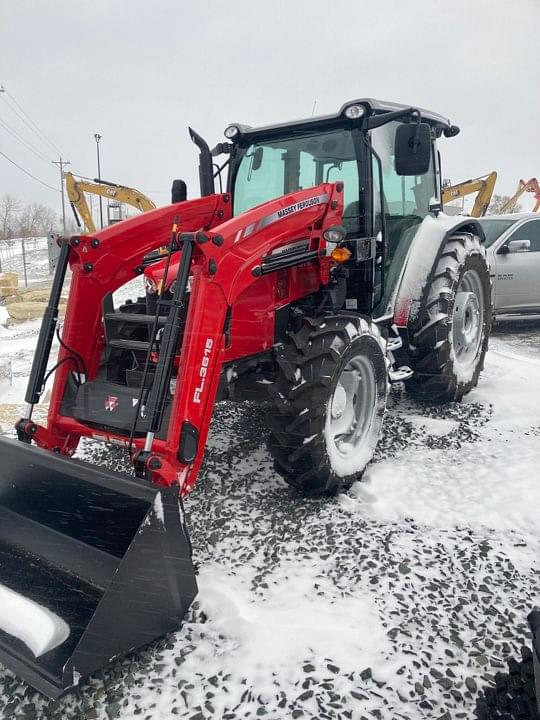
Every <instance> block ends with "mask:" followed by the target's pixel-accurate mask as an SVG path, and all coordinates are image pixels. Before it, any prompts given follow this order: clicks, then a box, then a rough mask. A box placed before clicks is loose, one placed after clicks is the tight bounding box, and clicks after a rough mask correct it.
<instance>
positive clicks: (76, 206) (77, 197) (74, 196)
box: [64, 172, 156, 233]
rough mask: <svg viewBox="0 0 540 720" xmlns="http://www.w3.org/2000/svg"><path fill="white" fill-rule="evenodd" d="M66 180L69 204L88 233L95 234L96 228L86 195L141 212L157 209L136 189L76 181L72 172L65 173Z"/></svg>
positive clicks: (111, 184)
mask: <svg viewBox="0 0 540 720" xmlns="http://www.w3.org/2000/svg"><path fill="white" fill-rule="evenodd" d="M64 179H65V182H66V191H67V194H68V198H69V202H70V203H71V207H72V208H73V211H74V212H75V217H76V219H77V221H78V215H79V216H80V217H81V218H82V220H83V223H84V226H85V228H86V230H87V232H88V233H95V232H96V226H95V224H94V221H93V219H92V213H91V212H90V208H89V207H88V203H87V202H86V197H85V195H84V194H85V193H89V194H91V195H99V196H101V197H104V198H108V199H109V200H116V201H117V202H122V203H126V205H131V206H132V207H134V208H137V210H140V211H141V212H146V211H147V210H153V209H154V208H155V207H156V205H155V203H154V202H152V200H150V198H148V197H146V195H144V194H143V193H142V192H139V190H135V189H134V188H130V187H126V186H124V185H116V184H115V183H110V182H106V181H104V180H100V181H99V182H97V181H96V182H90V181H89V180H76V179H75V177H74V176H73V174H72V173H70V172H67V173H64ZM79 224H80V223H79Z"/></svg>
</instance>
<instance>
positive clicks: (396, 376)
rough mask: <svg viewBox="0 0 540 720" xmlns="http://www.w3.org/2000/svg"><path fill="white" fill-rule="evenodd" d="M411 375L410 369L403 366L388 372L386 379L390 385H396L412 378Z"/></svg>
mask: <svg viewBox="0 0 540 720" xmlns="http://www.w3.org/2000/svg"><path fill="white" fill-rule="evenodd" d="M412 375H413V371H412V370H411V368H410V367H407V365H403V366H402V367H399V368H397V369H396V370H394V369H391V370H389V372H388V379H389V380H390V382H391V383H398V382H403V381H404V380H408V379H409V378H410V377H412Z"/></svg>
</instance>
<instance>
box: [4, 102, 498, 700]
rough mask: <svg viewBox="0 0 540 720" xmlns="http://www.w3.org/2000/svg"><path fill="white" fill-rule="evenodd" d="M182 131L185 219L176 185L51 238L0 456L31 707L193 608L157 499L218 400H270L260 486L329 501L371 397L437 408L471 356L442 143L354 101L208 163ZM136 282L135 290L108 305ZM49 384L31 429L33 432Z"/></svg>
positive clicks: (460, 380)
mask: <svg viewBox="0 0 540 720" xmlns="http://www.w3.org/2000/svg"><path fill="white" fill-rule="evenodd" d="M190 132H191V137H192V139H193V140H194V142H195V143H196V144H197V146H198V148H199V151H200V160H199V177H200V191H201V193H200V194H201V197H200V198H198V199H194V200H189V201H188V200H186V199H185V186H183V184H182V183H181V182H180V181H175V184H174V185H173V203H172V204H171V205H170V206H168V207H164V208H159V209H156V210H152V211H150V212H147V213H145V214H143V215H141V216H138V217H134V218H131V219H129V220H126V221H124V222H121V223H118V224H116V225H113V226H112V227H109V228H106V229H104V230H101V231H100V232H97V233H95V234H92V235H83V236H80V237H71V238H64V239H62V242H61V252H60V257H59V260H58V266H57V269H56V275H55V279H54V284H53V288H52V292H51V299H50V303H49V306H48V309H47V313H46V315H45V317H44V320H43V325H42V328H41V333H40V337H39V342H38V346H37V351H36V356H35V360H34V365H33V368H32V372H31V376H30V380H29V385H28V390H27V394H26V402H27V411H26V414H25V417H24V418H23V419H21V420H20V421H19V423H18V425H17V433H18V441H13V440H6V439H4V440H1V441H0V452H1V454H2V455H1V457H2V473H1V475H0V541H1V543H0V587H1V586H2V585H4V586H6V587H7V588H9V589H11V591H13V592H14V593H17V595H18V596H20V597H21V598H23V599H24V598H29V599H30V600H31V601H33V602H34V603H35V604H36V605H37V606H39V607H41V608H45V609H46V610H47V611H48V612H50V613H52V614H53V615H55V616H57V617H59V618H60V619H62V620H63V621H65V623H66V624H67V625H68V627H69V628H70V633H69V637H68V638H67V639H64V640H63V641H62V642H59V644H57V645H55V646H54V647H51V648H49V647H47V650H46V652H44V653H43V654H41V655H39V657H37V656H36V655H35V653H33V652H32V650H31V649H30V646H29V645H28V643H25V639H24V634H23V633H22V632H21V633H19V634H18V635H17V632H16V631H15V630H13V628H12V627H11V626H10V629H9V630H8V631H6V630H5V625H3V624H2V617H1V613H0V628H2V629H1V630H0V659H1V660H2V661H4V662H5V663H6V664H8V665H10V666H11V667H12V668H13V669H14V670H16V671H17V672H18V673H19V674H20V675H22V676H23V677H24V678H25V679H27V680H28V681H29V682H30V683H31V684H33V685H34V686H35V687H37V688H38V689H40V690H42V691H43V692H46V693H48V694H49V695H51V696H52V697H57V696H58V695H60V694H61V693H62V692H64V691H65V690H66V689H67V688H69V687H71V686H73V684H74V683H75V682H76V681H77V678H78V677H80V676H84V675H87V674H89V673H91V672H93V671H94V670H96V669H98V668H99V667H100V666H101V665H103V664H104V663H105V662H107V661H108V660H109V659H110V658H111V657H113V656H115V655H118V654H121V653H123V652H126V651H127V650H129V649H132V648H134V647H138V646H140V645H143V644H146V643H148V642H149V641H150V640H151V639H153V638H155V637H157V636H159V635H160V634H162V633H164V632H167V631H169V630H171V629H174V628H175V627H177V626H178V624H179V622H180V620H181V618H182V616H183V613H184V612H185V609H186V607H187V606H188V605H189V603H190V602H191V600H192V599H193V597H194V596H195V594H196V583H195V579H194V572H193V567H192V565H191V555H190V547H189V540H188V537H187V533H186V530H185V526H184V515H183V510H182V506H181V499H180V498H179V497H178V495H180V496H183V495H185V494H186V493H188V492H189V491H190V490H191V489H192V488H193V486H194V484H195V480H196V476H197V472H198V470H199V467H200V465H201V461H202V459H203V455H204V448H205V443H206V438H207V434H208V429H209V426H210V421H211V418H212V412H213V408H214V404H215V403H216V402H217V401H219V400H222V399H230V400H243V399H249V400H269V401H270V402H271V404H272V405H271V408H272V409H271V411H270V413H269V424H270V436H269V442H268V447H269V449H270V452H271V453H272V455H273V457H274V459H275V467H276V470H277V472H279V473H280V474H281V475H282V476H283V477H284V479H285V480H286V481H287V482H288V483H290V484H291V485H293V486H294V487H296V488H298V489H300V490H302V491H304V492H307V493H326V492H336V491H338V490H340V489H344V488H347V487H348V486H349V485H350V484H351V483H352V482H353V481H354V480H355V479H356V478H358V477H359V476H360V475H361V474H362V472H363V470H364V469H365V467H366V465H367V464H368V462H369V461H370V459H371V457H372V455H373V451H374V449H375V446H376V444H377V439H378V436H379V433H380V429H381V425H382V422H383V416H384V410H385V404H386V397H387V393H388V388H389V383H392V382H398V381H399V382H405V385H406V387H407V389H408V391H409V392H410V393H412V394H414V395H415V396H421V397H425V398H428V399H429V400H433V401H454V400H459V399H460V398H461V397H462V396H463V395H464V394H465V393H467V392H468V391H469V390H470V389H471V388H473V387H474V386H475V385H476V383H477V381H478V376H479V373H480V371H481V368H482V364H483V359H484V355H485V352H486V349H487V343H488V329H489V326H490V318H491V306H490V280H489V271H488V267H487V265H486V260H485V252H484V248H483V245H482V241H483V232H482V230H481V228H480V226H479V225H478V223H477V222H476V220H474V219H471V218H464V217H446V216H445V215H444V214H443V213H442V212H441V171H440V159H439V153H438V151H437V147H436V143H437V140H438V139H439V138H440V137H441V136H445V137H451V136H453V135H456V134H457V133H458V132H459V129H458V128H457V127H456V126H454V125H451V124H450V122H449V121H448V120H446V119H445V118H443V117H441V116H440V115H437V114H435V113H432V112H428V111H426V110H420V109H417V108H412V107H408V106H403V105H397V104H393V103H386V102H378V101H376V100H372V99H361V100H354V101H352V102H349V103H347V104H346V105H344V106H343V107H342V108H341V109H340V110H339V112H337V113H335V114H333V115H328V116H324V117H318V118H309V119H308V120H302V121H297V122H293V123H286V124H280V125H272V126H267V127H261V128H251V127H247V126H243V125H230V126H229V127H227V129H226V130H225V136H226V139H227V142H225V143H220V144H218V145H217V146H216V147H215V148H214V149H213V150H212V151H210V149H209V147H208V145H207V144H206V143H205V141H204V140H203V139H202V138H201V137H200V136H199V135H197V134H196V133H195V132H193V131H190ZM218 155H223V156H224V161H223V162H222V164H221V165H218V164H215V162H214V158H215V157H216V156H218ZM225 168H227V169H228V176H227V180H226V187H225V189H223V183H224V181H223V180H222V174H223V172H224V169H225ZM216 179H218V180H219V186H220V190H219V192H216V191H215V188H214V183H215V180H216ZM163 247H166V248H167V250H166V252H163V250H160V248H163ZM68 267H69V268H70V270H71V286H70V291H69V300H68V305H67V312H66V317H65V321H64V325H63V329H62V334H61V335H60V333H59V331H58V328H57V317H58V300H59V297H60V293H61V290H62V286H63V282H64V276H65V273H66V271H67V269H68ZM137 278H139V280H141V278H142V279H143V281H144V287H145V289H146V291H145V292H141V293H138V294H136V296H135V297H133V298H131V299H130V300H126V301H124V302H118V300H117V297H118V292H117V291H118V290H119V289H120V288H122V286H124V285H126V283H128V282H129V281H135V280H136V279H137ZM55 332H56V333H57V335H58V338H59V342H60V346H61V348H60V352H59V357H58V359H57V361H56V363H55V364H54V366H53V367H52V368H51V369H49V370H48V371H47V368H48V363H49V355H50V350H51V345H52V341H53V337H54V334H55ZM53 371H54V373H55V378H54V387H53V391H52V396H51V401H50V408H49V414H48V421H47V425H46V427H45V426H41V425H39V424H37V423H36V422H34V421H33V420H32V409H33V406H34V404H35V403H37V402H38V400H39V398H40V395H41V393H42V391H43V388H44V384H45V380H46V377H47V376H48V375H49V374H50V373H51V372H53ZM83 436H84V437H89V438H93V439H94V440H98V441H103V442H104V443H111V444H114V445H120V446H122V447H125V448H126V449H127V450H128V451H129V453H130V456H131V459H132V461H133V464H134V466H135V471H136V476H137V477H136V478H131V477H127V476H126V475H121V474H118V473H112V472H109V471H104V470H101V469H99V468H96V467H93V466H90V465H88V464H86V463H81V462H79V461H75V460H72V459H70V456H71V455H72V454H73V453H74V452H75V450H76V448H77V445H78V442H79V440H80V438H81V437H83ZM36 446H37V447H36ZM51 584H53V586H54V588H55V591H54V592H51V591H50V590H47V588H50V587H51ZM126 589H128V592H126ZM81 597H84V598H85V600H84V602H81V601H80V598H81ZM64 634H65V633H64Z"/></svg>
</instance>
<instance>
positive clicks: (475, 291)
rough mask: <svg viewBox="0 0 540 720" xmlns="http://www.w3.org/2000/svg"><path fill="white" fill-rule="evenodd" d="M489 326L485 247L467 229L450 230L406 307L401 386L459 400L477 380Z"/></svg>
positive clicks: (421, 393) (431, 396)
mask: <svg viewBox="0 0 540 720" xmlns="http://www.w3.org/2000/svg"><path fill="white" fill-rule="evenodd" d="M490 327H491V281H490V277H489V267H488V264H487V261H486V252H485V248H484V246H483V245H482V242H481V240H480V238H478V237H477V236H476V235H472V234H470V233H464V232H463V233H456V234H454V235H451V236H450V237H449V238H448V240H447V241H446V244H445V246H444V248H443V251H442V253H441V255H440V256H439V257H438V259H437V262H436V263H435V266H434V268H433V269H432V271H431V273H430V275H429V277H428V278H427V282H426V284H425V286H424V290H423V294H422V299H421V301H420V302H419V303H418V306H417V307H416V308H415V307H414V306H413V308H412V309H411V318H410V320H409V325H408V333H409V343H410V346H409V365H410V367H411V369H412V370H413V371H414V374H413V376H412V377H411V378H410V380H408V381H407V383H406V386H407V390H408V391H409V392H410V393H411V394H413V395H416V396H421V397H424V398H426V399H429V400H433V401H436V402H449V401H453V400H461V398H462V397H463V396H464V395H465V394H466V393H468V392H469V391H470V390H472V388H474V387H475V386H476V384H477V383H478V377H479V375H480V372H481V370H482V369H483V365H484V356H485V354H486V350H487V346H488V339H489V330H490Z"/></svg>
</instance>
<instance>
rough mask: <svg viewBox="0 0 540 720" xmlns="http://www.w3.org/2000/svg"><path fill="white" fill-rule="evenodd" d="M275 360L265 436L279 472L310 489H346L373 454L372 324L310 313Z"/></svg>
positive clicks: (376, 395)
mask: <svg viewBox="0 0 540 720" xmlns="http://www.w3.org/2000/svg"><path fill="white" fill-rule="evenodd" d="M277 362H278V368H279V370H278V377H277V380H276V383H275V386H274V387H273V388H272V389H271V396H272V398H273V402H274V408H273V410H272V411H271V413H270V416H269V422H270V428H271V435H270V439H269V442H268V447H269V450H270V452H271V453H272V455H273V457H274V465H275V468H276V470H277V472H278V473H279V474H280V475H282V476H283V478H284V479H285V481H286V482H287V483H289V484H290V485H292V486H294V487H295V488H297V489H300V490H302V491H303V492H306V493H308V494H311V495H313V494H321V493H335V492H338V491H339V490H342V489H345V488H347V487H349V486H350V485H351V484H352V483H353V482H354V481H355V480H356V479H357V478H359V477H360V475H361V474H362V472H363V471H364V469H365V467H366V465H367V464H368V463H369V461H370V460H371V458H372V456H373V452H374V451H375V447H376V445H377V441H378V438H379V433H380V430H381V426H382V422H383V416H384V410H385V407H386V397H387V393H388V373H387V363H386V345H385V342H384V340H383V339H382V338H381V335H380V333H379V329H378V327H377V326H376V325H375V324H374V323H373V322H371V320H369V319H367V318H363V317H358V316H357V315H353V314H350V315H349V314H347V313H342V314H339V315H331V316H325V317H322V318H316V319H308V320H307V321H306V324H305V325H304V327H303V328H302V329H301V330H300V331H299V332H297V333H294V334H293V335H291V336H290V340H289V342H288V343H287V344H286V345H285V346H284V348H283V350H282V351H281V352H280V354H279V356H278V359H277Z"/></svg>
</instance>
